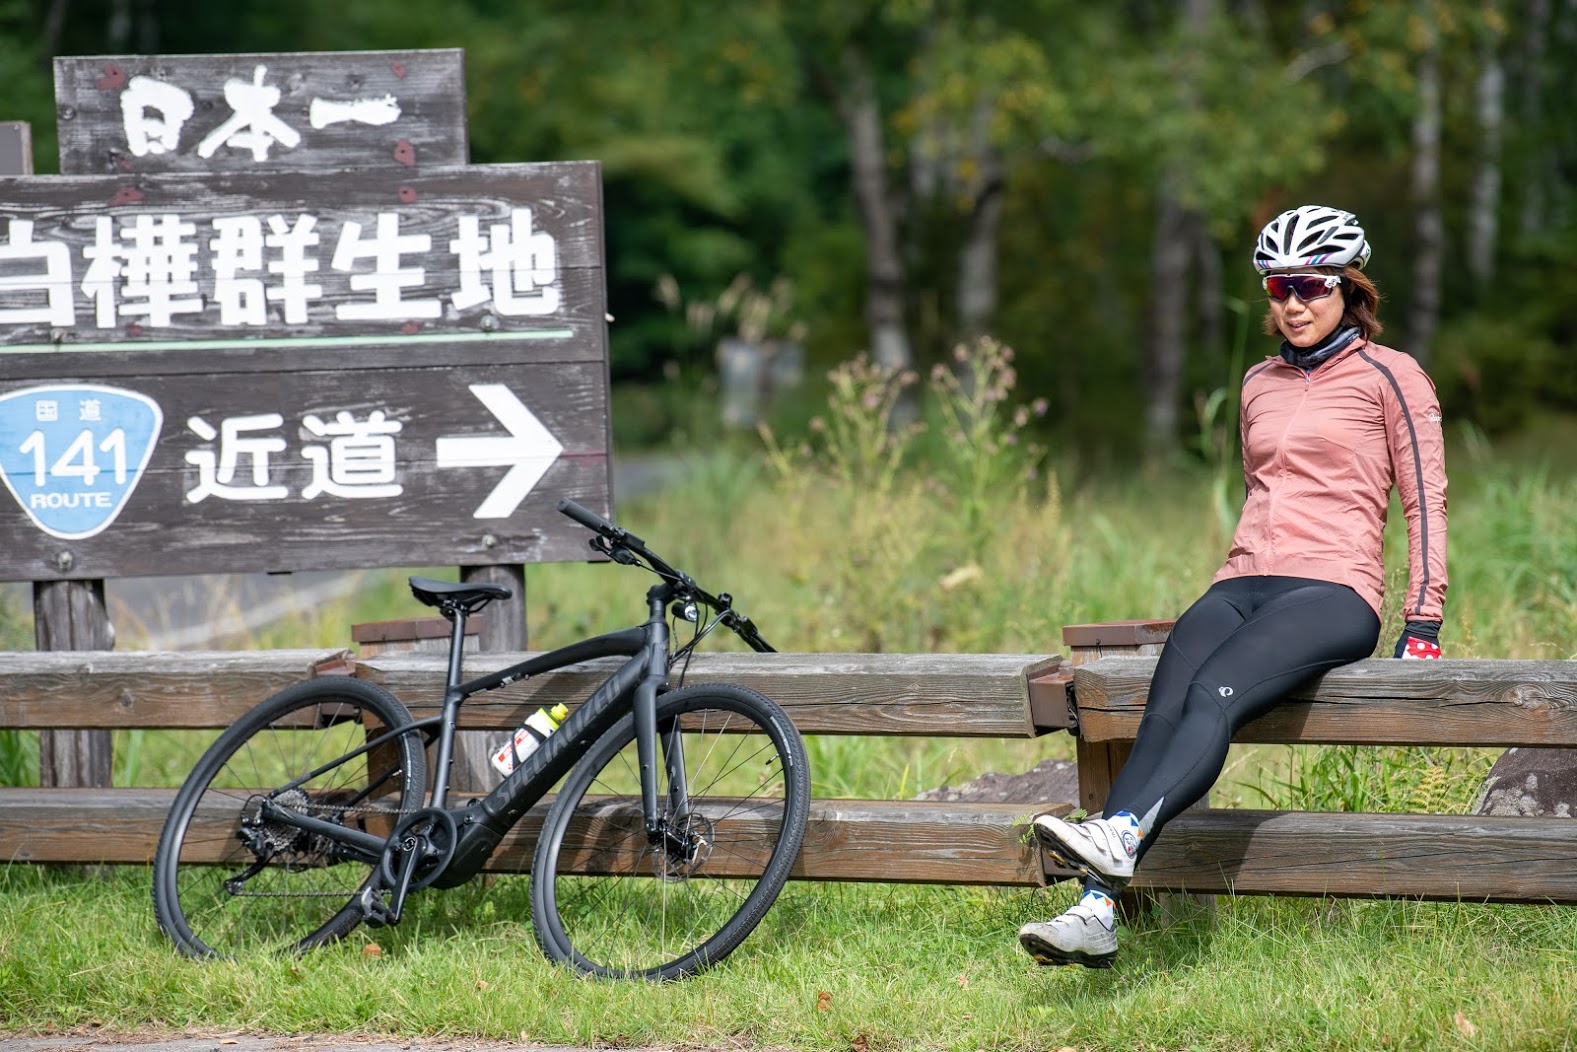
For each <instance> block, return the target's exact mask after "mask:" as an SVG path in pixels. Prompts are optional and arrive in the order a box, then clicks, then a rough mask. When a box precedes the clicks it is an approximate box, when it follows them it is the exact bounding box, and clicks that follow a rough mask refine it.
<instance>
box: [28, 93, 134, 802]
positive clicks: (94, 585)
mask: <svg viewBox="0 0 1577 1052" xmlns="http://www.w3.org/2000/svg"><path fill="white" fill-rule="evenodd" d="M32 173H33V143H32V128H31V127H30V126H29V125H28V124H27V123H26V122H25V121H7V122H4V123H0V175H31V174H32ZM33 639H34V642H35V645H36V646H37V647H38V649H40V650H109V649H111V648H112V647H114V645H115V629H114V626H113V625H111V624H110V619H109V612H108V609H107V607H106V605H105V598H104V581H103V580H102V579H98V580H87V581H73V580H57V581H36V580H35V581H34V582H33ZM113 761H114V757H113V754H112V748H111V738H110V732H109V731H86V730H58V731H40V732H39V735H38V766H39V771H38V775H39V784H40V785H43V786H49V787H60V786H77V787H93V788H104V787H107V786H108V785H109V784H110V778H111V772H112V769H113Z"/></svg>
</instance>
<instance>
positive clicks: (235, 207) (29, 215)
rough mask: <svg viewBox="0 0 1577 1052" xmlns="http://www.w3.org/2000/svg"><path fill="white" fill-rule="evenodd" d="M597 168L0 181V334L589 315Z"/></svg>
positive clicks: (289, 331) (196, 331) (260, 330)
mask: <svg viewBox="0 0 1577 1052" xmlns="http://www.w3.org/2000/svg"><path fill="white" fill-rule="evenodd" d="M599 180H600V177H599V169H598V166H597V164H596V163H595V162H570V163H562V164H543V165H478V166H475V167H454V168H437V169H423V170H421V171H419V172H390V171H383V170H354V171H341V172H285V173H279V174H276V175H255V174H240V173H236V174H224V175H209V176H193V175H182V174H171V175H157V176H134V177H130V178H117V177H107V176H89V177H76V176H43V177H32V178H29V177H21V178H10V179H0V218H3V219H5V220H6V221H8V227H9V236H8V238H7V240H6V242H4V243H3V244H0V263H5V264H9V265H10V269H8V271H7V272H5V273H6V276H5V277H4V281H3V284H0V343H3V344H13V345H23V344H27V345H35V347H36V349H38V350H40V351H48V350H54V349H59V350H69V349H70V348H69V347H68V346H67V345H68V344H73V343H92V342H96V341H102V340H106V339H113V340H133V341H135V340H169V339H204V338H210V337H216V336H219V337H234V338H242V337H256V336H285V335H289V336H333V335H340V336H358V335H367V334H378V333H405V334H406V335H420V334H429V335H430V334H433V333H463V332H487V333H492V332H508V331H522V330H535V329H541V328H543V327H544V326H554V327H562V326H565V325H571V326H576V327H578V328H579V329H580V330H581V331H584V332H587V333H590V332H591V331H592V330H597V331H600V330H601V329H602V326H603V324H604V306H603V292H602V288H603V274H602V265H601V246H602V221H601V191H600V188H599ZM50 345H54V346H53V347H51V346H50Z"/></svg>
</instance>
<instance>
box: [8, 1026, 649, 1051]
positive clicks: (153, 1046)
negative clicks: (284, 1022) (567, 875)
mask: <svg viewBox="0 0 1577 1052" xmlns="http://www.w3.org/2000/svg"><path fill="white" fill-rule="evenodd" d="M503 1049H510V1050H512V1052H591V1050H590V1049H584V1048H568V1047H564V1046H560V1045H554V1046H548V1045H536V1044H529V1043H512V1042H503V1041H486V1040H467V1039H458V1038H401V1037H387V1036H370V1035H369V1036H363V1035H349V1036H344V1035H341V1036H334V1037H321V1036H315V1035H310V1034H297V1035H292V1034H274V1035H269V1034H238V1033H234V1032H223V1033H220V1032H216V1033H213V1034H190V1033H185V1034H179V1033H177V1034H171V1033H157V1032H146V1033H136V1034H111V1033H106V1032H103V1031H97V1030H95V1031H82V1032H72V1033H64V1034H59V1033H57V1034H37V1035H28V1034H16V1033H6V1032H3V1031H0V1052H500V1050H503ZM647 1052H655V1050H647Z"/></svg>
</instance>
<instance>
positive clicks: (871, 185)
mask: <svg viewBox="0 0 1577 1052" xmlns="http://www.w3.org/2000/svg"><path fill="white" fill-rule="evenodd" d="M843 74H844V76H843V82H842V84H841V85H840V86H839V89H838V115H839V117H840V118H841V119H842V120H843V126H844V128H845V129H846V130H847V131H848V133H849V147H850V155H851V156H850V162H851V166H852V169H853V181H854V199H855V202H856V204H857V205H858V206H859V212H860V222H861V224H862V225H863V226H864V228H865V275H866V285H867V287H866V292H865V321H866V324H867V325H868V326H869V327H870V331H871V359H872V360H873V361H874V362H875V363H876V364H877V365H880V366H883V367H885V368H888V369H892V370H894V371H902V370H905V369H908V368H910V367H911V366H912V365H913V363H914V356H913V355H912V353H911V352H910V349H909V336H908V333H907V332H906V331H905V329H904V309H903V303H904V272H903V259H902V257H901V256H900V255H899V251H898V221H897V214H896V209H895V208H894V207H893V202H892V198H891V196H890V194H889V192H888V185H887V184H888V180H887V157H886V147H885V145H884V141H883V138H884V137H883V134H882V115H881V104H880V102H879V101H878V100H877V98H876V80H875V77H874V76H873V75H872V73H871V69H870V66H869V64H868V63H867V62H866V61H865V56H864V55H862V54H860V53H859V52H858V51H857V50H855V49H854V48H852V47H851V48H848V49H847V50H845V51H844V54H843Z"/></svg>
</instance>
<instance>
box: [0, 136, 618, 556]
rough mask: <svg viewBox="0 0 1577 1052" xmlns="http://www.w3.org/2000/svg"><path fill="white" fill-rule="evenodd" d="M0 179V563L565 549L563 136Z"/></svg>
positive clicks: (597, 318)
mask: <svg viewBox="0 0 1577 1052" xmlns="http://www.w3.org/2000/svg"><path fill="white" fill-rule="evenodd" d="M403 174H404V175H405V177H404V178H400V177H399V176H398V175H396V174H395V173H385V172H381V171H368V170H359V171H350V172H329V173H317V174H309V173H279V174H276V175H268V176H265V175H258V174H245V175H243V174H229V173H227V174H221V175H211V176H202V177H194V176H189V175H180V174H169V175H157V176H142V177H136V178H131V179H117V178H106V177H100V176H95V177H65V176H56V177H40V178H30V179H29V178H16V179H0V224H3V227H0V479H3V482H4V487H5V488H6V489H7V490H8V491H9V493H8V494H0V535H3V536H5V537H6V538H7V543H6V544H5V545H4V546H0V578H3V579H28V580H51V579H74V578H100V577H120V576H136V575H144V574H148V575H151V574H184V573H209V572H219V571H223V572H256V571H287V570H305V569H340V568H352V567H367V566H389V565H394V566H400V565H422V564H426V565H432V564H450V565H461V566H469V565H491V564H501V563H523V562H537V561H543V560H551V559H575V558H584V557H585V556H586V555H587V554H588V553H589V549H587V547H586V540H587V536H588V535H587V534H586V531H585V530H584V529H582V528H580V527H579V526H577V525H576V524H574V523H572V522H571V521H570V520H568V519H565V518H564V517H563V516H560V515H558V514H557V513H556V512H555V511H554V505H555V504H556V502H557V500H558V499H559V497H560V496H570V497H573V498H574V499H576V500H577V501H580V502H581V503H583V504H586V505H587V506H589V507H593V508H598V509H607V508H609V507H610V505H611V495H610V493H609V482H608V479H609V450H610V438H609V430H608V392H607V342H606V324H605V305H604V294H603V281H604V279H603V268H602V260H601V246H602V230H601V209H600V200H601V199H600V184H599V179H598V170H597V166H596V165H595V164H593V163H568V164H552V165H502V166H486V167H477V168H470V167H462V168H439V169H424V170H421V171H419V172H414V173H403Z"/></svg>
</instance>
